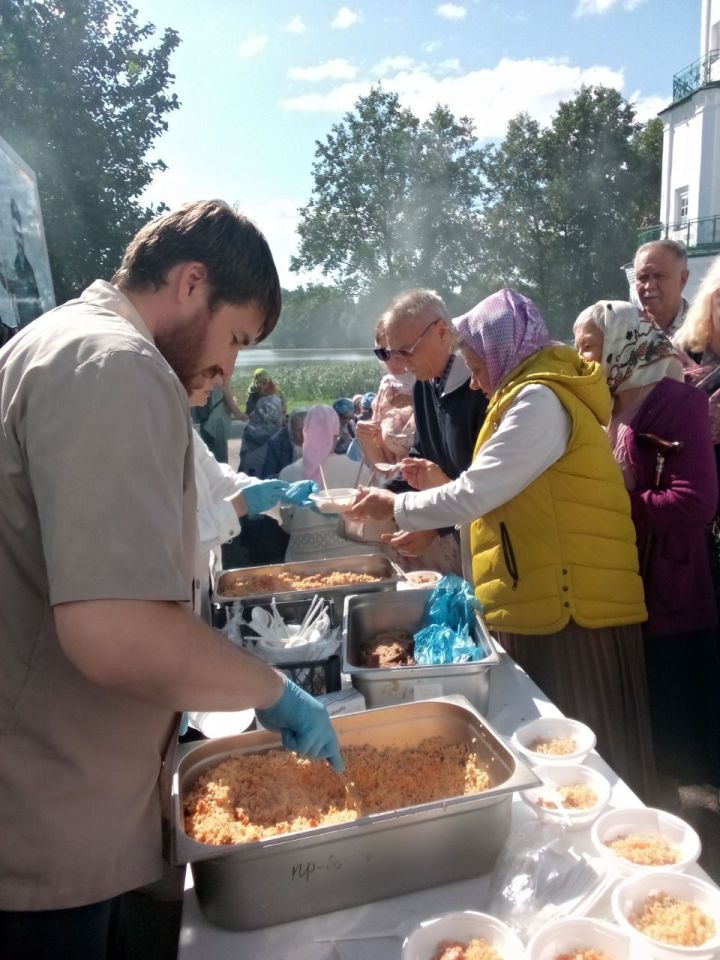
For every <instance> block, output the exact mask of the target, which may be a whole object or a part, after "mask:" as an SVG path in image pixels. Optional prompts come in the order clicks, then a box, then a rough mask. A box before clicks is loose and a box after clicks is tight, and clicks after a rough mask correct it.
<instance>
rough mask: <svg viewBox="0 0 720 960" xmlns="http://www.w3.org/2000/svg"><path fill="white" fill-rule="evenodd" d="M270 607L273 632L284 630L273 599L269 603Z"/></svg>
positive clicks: (283, 622) (282, 621)
mask: <svg viewBox="0 0 720 960" xmlns="http://www.w3.org/2000/svg"><path fill="white" fill-rule="evenodd" d="M270 607H271V609H272V625H273V629H274V630H276V631H277V630H285V621H284V620H283V618H282V617H281V616H280V611H279V610H278V608H277V601H276V600H275V597H273V598H272V599H271V601H270Z"/></svg>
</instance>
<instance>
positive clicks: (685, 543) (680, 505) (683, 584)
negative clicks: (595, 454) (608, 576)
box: [625, 378, 718, 637]
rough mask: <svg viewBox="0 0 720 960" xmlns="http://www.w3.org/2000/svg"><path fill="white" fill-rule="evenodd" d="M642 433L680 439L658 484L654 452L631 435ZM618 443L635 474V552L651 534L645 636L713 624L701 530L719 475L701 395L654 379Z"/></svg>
mask: <svg viewBox="0 0 720 960" xmlns="http://www.w3.org/2000/svg"><path fill="white" fill-rule="evenodd" d="M641 433H654V434H655V435H656V436H658V437H661V438H662V439H663V440H671V441H675V440H682V441H683V443H684V444H685V446H684V448H683V450H682V451H681V452H680V453H671V454H669V456H668V457H667V458H666V460H665V466H664V470H663V474H662V479H661V481H660V489H657V490H656V489H654V480H655V451H654V449H652V448H650V447H648V446H645V445H643V444H642V443H641V442H640V441H639V440H638V435H639V434H641ZM625 448H626V452H627V457H628V462H629V464H630V466H631V467H632V471H633V473H634V475H635V478H636V480H637V487H636V489H635V490H634V491H633V492H632V493H631V494H630V500H631V502H632V518H633V521H634V523H635V529H636V530H637V535H638V551H639V554H640V557H641V558H642V556H643V555H644V551H645V545H646V543H647V538H648V535H649V534H652V536H653V542H652V547H651V554H650V562H649V567H648V570H647V573H646V575H645V602H646V604H647V608H648V614H649V619H648V622H647V624H646V625H645V628H644V629H645V634H646V636H649V637H664V636H669V635H671V634H674V633H689V632H690V631H692V630H700V629H702V628H704V627H712V626H714V625H716V624H717V622H718V614H717V603H716V600H715V590H714V587H713V582H712V576H711V573H710V561H709V556H708V548H707V540H706V536H707V534H706V529H707V526H708V524H709V523H710V521H711V520H712V519H713V517H714V516H715V512H716V510H717V505H718V479H717V470H716V467H715V453H714V449H713V444H712V440H711V437H710V420H709V416H708V400H707V397H706V396H705V395H704V394H703V393H701V392H700V391H699V390H698V389H697V388H696V387H692V386H690V385H689V384H685V383H678V382H677V381H675V380H669V379H667V378H666V379H665V380H661V381H660V383H659V384H658V385H657V386H656V387H655V389H654V390H653V391H652V392H651V393H650V394H648V396H647V397H646V398H645V400H644V401H643V403H642V405H641V407H640V409H639V410H638V412H637V414H636V415H635V417H634V418H633V420H632V423H631V424H630V427H629V429H628V431H627V433H626V435H625Z"/></svg>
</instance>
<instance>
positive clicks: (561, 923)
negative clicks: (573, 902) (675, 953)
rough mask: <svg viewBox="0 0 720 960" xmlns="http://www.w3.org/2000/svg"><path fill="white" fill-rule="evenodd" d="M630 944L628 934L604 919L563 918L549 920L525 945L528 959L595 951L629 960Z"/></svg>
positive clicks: (551, 959)
mask: <svg viewBox="0 0 720 960" xmlns="http://www.w3.org/2000/svg"><path fill="white" fill-rule="evenodd" d="M632 945H633V941H632V938H631V937H630V935H629V934H628V933H626V932H625V931H623V930H621V929H620V928H619V927H616V926H614V925H613V924H611V923H607V922H606V921H604V920H593V919H591V918H589V917H566V918H565V919H563V920H552V921H551V922H550V923H548V924H547V926H545V927H542V928H541V929H540V930H538V932H537V933H535V934H534V935H533V936H532V937H531V938H530V941H529V943H528V945H527V951H526V957H527V960H556V958H557V957H560V956H562V955H563V954H571V955H573V954H575V953H579V952H580V951H584V950H594V951H597V952H598V953H602V954H604V955H605V956H606V957H609V958H612V960H629V957H630V953H631V950H632Z"/></svg>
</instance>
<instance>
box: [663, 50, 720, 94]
mask: <svg viewBox="0 0 720 960" xmlns="http://www.w3.org/2000/svg"><path fill="white" fill-rule="evenodd" d="M719 60H720V50H711V51H710V52H709V53H706V54H705V56H704V57H702V58H701V59H700V60H696V61H695V63H691V64H690V66H689V67H685V69H684V70H681V71H680V73H676V74H675V76H674V77H673V102H675V100H682V98H683V97H687V96H688V95H689V94H691V93H693V92H694V91H695V90H699V89H700V87H704V86H705V85H706V84H708V83H712V81H713V80H720V63H718V61H719ZM716 64H717V65H716Z"/></svg>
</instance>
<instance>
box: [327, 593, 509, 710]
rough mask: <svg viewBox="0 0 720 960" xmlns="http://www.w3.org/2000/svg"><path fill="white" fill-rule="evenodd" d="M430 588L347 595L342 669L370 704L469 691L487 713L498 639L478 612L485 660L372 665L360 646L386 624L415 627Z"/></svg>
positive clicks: (477, 634) (476, 636) (476, 635)
mask: <svg viewBox="0 0 720 960" xmlns="http://www.w3.org/2000/svg"><path fill="white" fill-rule="evenodd" d="M429 598H430V591H429V590H425V589H422V588H419V589H417V590H402V591H400V592H395V593H392V594H383V595H382V596H379V595H376V594H364V595H360V596H354V595H352V596H347V597H346V598H345V609H344V612H343V628H342V670H343V673H347V674H349V675H350V679H351V680H352V685H353V686H354V687H355V689H356V690H359V691H360V693H362V695H363V696H364V697H365V702H366V704H367V705H368V707H386V706H389V705H390V704H393V703H403V702H405V701H408V700H425V699H428V698H430V697H441V696H446V695H448V694H460V695H461V696H464V697H467V699H468V700H469V701H470V702H471V703H472V705H473V706H474V707H476V709H478V710H479V711H480V713H482V714H485V713H487V707H488V700H489V697H490V676H491V670H492V667H493V666H494V665H495V664H498V663H499V662H500V657H499V655H498V652H497V649H496V647H495V643H494V641H493V639H492V637H491V636H490V634H489V633H488V631H487V629H486V627H485V624H484V623H483V620H482V618H481V617H480V616H479V615H477V614H476V617H475V623H474V625H473V630H472V637H473V640H474V641H475V643H476V644H477V646H478V647H480V649H481V650H483V651H484V652H485V654H486V655H485V657H484V658H483V659H482V660H473V661H470V662H468V663H447V664H439V665H437V666H389V667H366V666H360V664H359V663H358V652H359V650H360V648H361V647H363V646H365V645H366V644H367V643H368V641H370V640H372V639H373V637H375V636H377V634H378V633H383V632H384V631H386V630H407V631H408V632H409V633H415V632H416V631H417V630H418V629H419V628H420V625H421V623H422V619H423V617H424V615H425V609H426V607H427V602H428V600H429Z"/></svg>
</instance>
